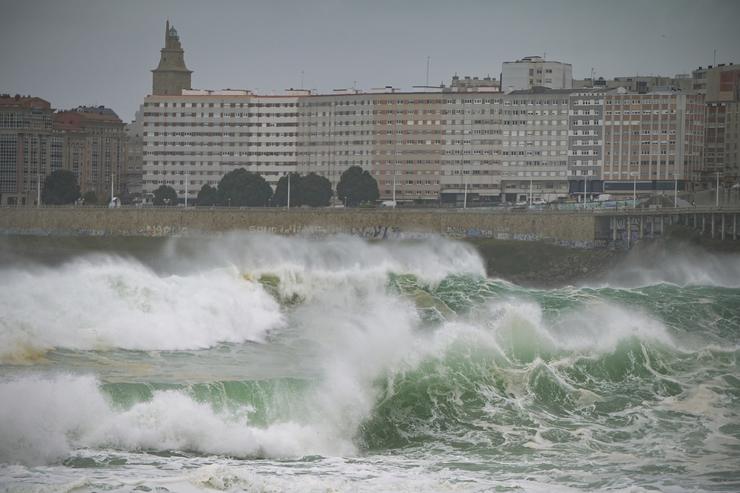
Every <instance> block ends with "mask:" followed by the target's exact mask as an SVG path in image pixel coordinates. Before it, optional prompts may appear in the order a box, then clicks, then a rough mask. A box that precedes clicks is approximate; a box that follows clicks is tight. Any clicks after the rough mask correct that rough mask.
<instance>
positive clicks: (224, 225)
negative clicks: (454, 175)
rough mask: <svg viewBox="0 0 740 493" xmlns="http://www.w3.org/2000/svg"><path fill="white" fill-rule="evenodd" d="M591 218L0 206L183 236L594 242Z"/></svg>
mask: <svg viewBox="0 0 740 493" xmlns="http://www.w3.org/2000/svg"><path fill="white" fill-rule="evenodd" d="M596 223H597V218H596V217H595V216H594V215H592V214H574V213H572V212H561V211H537V212H524V211H522V212H503V211H502V212H492V211H483V210H477V211H476V210H438V209H437V210H413V209H412V210H403V209H396V210H393V209H387V210H386V209H291V210H285V209H236V208H231V209H230V208H213V209H205V208H188V209H184V208H174V207H173V208H120V209H104V208H82V207H69V208H65V207H60V208H53V207H52V208H2V209H0V234H4V235H77V236H151V237H156V236H187V235H194V236H196V235H210V234H214V233H221V232H226V231H232V230H242V231H255V232H267V233H273V234H309V235H322V234H339V233H343V234H350V235H357V236H362V237H364V238H369V239H384V238H399V237H421V236H424V235H426V234H440V235H443V236H448V237H453V238H495V239H499V240H527V241H547V242H551V243H556V244H559V245H564V246H571V247H581V248H592V247H594V246H597V243H598V242H597V241H596V232H597V227H596Z"/></svg>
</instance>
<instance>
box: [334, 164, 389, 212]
mask: <svg viewBox="0 0 740 493" xmlns="http://www.w3.org/2000/svg"><path fill="white" fill-rule="evenodd" d="M337 196H338V197H339V199H340V200H341V201H342V202H344V203H346V204H347V205H348V206H349V207H353V206H356V205H359V204H362V203H363V202H374V201H376V200H378V197H380V192H379V191H378V182H377V181H375V178H373V177H372V175H371V174H370V172H369V171H363V169H362V168H361V167H359V166H350V167H349V168H347V170H346V171H345V172H344V173H342V176H341V177H340V178H339V183H338V184H337Z"/></svg>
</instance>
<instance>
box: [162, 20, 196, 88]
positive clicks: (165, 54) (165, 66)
mask: <svg viewBox="0 0 740 493" xmlns="http://www.w3.org/2000/svg"><path fill="white" fill-rule="evenodd" d="M192 73H193V71H192V70H188V68H187V67H186V66H185V50H183V49H182V46H181V45H180V37H179V36H178V35H177V31H176V30H175V26H172V27H170V21H169V20H168V21H167V24H166V27H165V30H164V48H162V50H161V55H160V58H159V66H158V67H157V68H156V69H154V70H152V94H153V95H159V96H179V95H180V94H181V93H182V90H183V89H190V88H191V87H190V75H191V74H192Z"/></svg>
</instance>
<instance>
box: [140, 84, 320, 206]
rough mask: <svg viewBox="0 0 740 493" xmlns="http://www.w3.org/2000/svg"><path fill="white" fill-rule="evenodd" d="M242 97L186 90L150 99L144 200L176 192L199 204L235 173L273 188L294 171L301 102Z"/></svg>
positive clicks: (292, 96) (144, 111)
mask: <svg viewBox="0 0 740 493" xmlns="http://www.w3.org/2000/svg"><path fill="white" fill-rule="evenodd" d="M306 93H307V92H306V91H291V92H288V93H286V94H285V95H280V96H264V95H260V96H257V95H254V94H252V93H251V92H249V91H244V90H223V91H201V90H183V91H182V94H181V95H179V96H164V95H155V96H147V97H146V99H145V100H144V104H143V105H142V107H141V118H142V122H141V130H142V140H143V150H142V159H143V165H142V170H143V192H144V194H145V196H146V195H147V194H151V193H153V192H154V190H156V189H157V188H158V187H159V186H160V185H169V186H172V187H173V188H174V189H175V190H176V191H177V193H178V196H180V197H181V198H183V199H184V197H185V195H186V190H187V196H188V198H189V200H192V199H194V198H195V197H196V196H197V194H198V191H199V190H200V188H201V187H202V186H203V185H204V184H209V185H212V186H215V185H217V184H218V182H219V180H220V179H221V177H222V176H223V175H224V174H226V173H228V172H229V171H231V170H233V169H236V168H245V169H247V171H252V172H256V173H259V174H261V175H262V176H263V177H264V178H265V179H266V180H267V181H268V183H270V184H271V185H273V186H275V185H276V183H277V181H278V179H279V178H280V176H282V175H284V174H287V173H289V172H294V171H296V168H297V167H296V138H297V125H298V110H297V107H298V97H299V96H300V95H303V94H306Z"/></svg>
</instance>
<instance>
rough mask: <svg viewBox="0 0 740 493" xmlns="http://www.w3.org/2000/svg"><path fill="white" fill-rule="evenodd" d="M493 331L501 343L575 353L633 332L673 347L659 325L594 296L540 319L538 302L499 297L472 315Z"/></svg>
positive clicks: (605, 347)
mask: <svg viewBox="0 0 740 493" xmlns="http://www.w3.org/2000/svg"><path fill="white" fill-rule="evenodd" d="M476 318H477V319H478V320H479V322H480V323H482V324H485V325H487V326H488V327H489V329H490V330H491V331H492V332H493V333H494V334H495V337H496V340H497V341H498V343H499V346H500V347H501V348H502V349H509V350H510V351H511V350H514V351H516V350H517V348H520V349H527V348H529V349H531V350H534V351H547V352H552V351H553V350H566V351H569V352H581V353H591V352H594V353H604V352H609V351H613V350H615V349H616V348H617V345H618V344H619V342H621V341H623V340H625V339H628V338H631V337H636V338H638V339H640V340H641V341H655V342H659V343H661V344H663V345H666V346H669V347H672V348H677V345H676V342H675V341H674V340H673V338H672V337H671V336H670V334H669V333H668V330H667V328H666V327H665V325H664V324H663V323H662V322H660V321H659V320H656V319H654V318H652V317H650V316H649V315H648V314H646V313H643V312H641V311H640V310H637V309H635V308H634V307H630V308H627V307H623V306H620V305H615V304H611V303H606V302H603V301H599V300H593V301H589V302H588V303H586V304H585V305H579V306H577V307H576V308H574V309H572V310H569V311H567V312H565V313H563V314H562V315H560V316H559V317H557V318H556V319H555V320H553V321H548V320H545V318H544V315H543V311H542V307H541V305H539V304H538V303H535V302H532V301H527V300H521V299H515V298H512V299H505V300H497V301H491V302H489V303H488V304H487V305H486V306H485V307H484V310H483V311H482V312H481V313H479V314H478V315H477V317H476Z"/></svg>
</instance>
